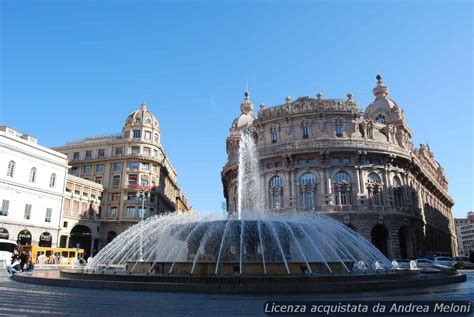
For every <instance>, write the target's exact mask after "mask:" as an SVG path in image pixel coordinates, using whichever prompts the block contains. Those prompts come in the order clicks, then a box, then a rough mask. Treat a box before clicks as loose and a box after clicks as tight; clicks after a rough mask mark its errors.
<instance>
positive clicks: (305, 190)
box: [299, 173, 318, 210]
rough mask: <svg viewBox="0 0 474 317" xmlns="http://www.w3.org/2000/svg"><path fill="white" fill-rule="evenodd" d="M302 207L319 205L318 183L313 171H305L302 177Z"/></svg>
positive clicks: (310, 207)
mask: <svg viewBox="0 0 474 317" xmlns="http://www.w3.org/2000/svg"><path fill="white" fill-rule="evenodd" d="M299 204H300V207H301V208H305V209H307V210H309V209H312V208H315V207H316V206H317V205H318V185H317V179H316V176H314V174H313V173H304V174H303V175H301V177H300V199H299Z"/></svg>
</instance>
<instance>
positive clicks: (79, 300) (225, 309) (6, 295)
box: [0, 271, 474, 317]
mask: <svg viewBox="0 0 474 317" xmlns="http://www.w3.org/2000/svg"><path fill="white" fill-rule="evenodd" d="M467 275H468V280H467V282H465V283H461V284H448V285H443V286H436V287H430V288H416V289H398V290H386V291H377V292H360V293H356V294H354V293H352V294H330V295H323V296H321V295H267V296H265V295H257V296H255V295H206V294H190V293H154V292H133V291H112V290H92V289H91V290H89V289H78V288H64V287H55V286H43V285H34V284H26V283H19V282H15V281H13V280H11V279H9V278H8V277H7V276H6V274H5V272H3V271H2V272H1V273H0V315H23V316H25V315H48V316H53V315H88V316H99V315H100V316H152V315H155V316H245V317H247V316H264V314H263V304H264V303H265V302H266V301H272V300H336V301H337V300H342V299H344V300H371V299H377V300H468V299H469V300H470V301H471V302H473V306H474V272H469V273H467ZM451 316H452V315H451ZM464 316H466V315H464Z"/></svg>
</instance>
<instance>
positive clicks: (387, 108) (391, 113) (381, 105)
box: [364, 75, 403, 123]
mask: <svg viewBox="0 0 474 317" xmlns="http://www.w3.org/2000/svg"><path fill="white" fill-rule="evenodd" d="M376 78H377V86H375V88H374V89H373V93H374V96H375V100H374V101H373V102H372V103H371V104H370V105H368V106H367V109H366V110H365V113H364V117H365V118H366V119H372V120H374V121H381V119H379V118H384V120H383V121H384V122H381V123H388V122H390V121H397V120H402V119H403V113H402V111H401V110H400V107H399V106H398V105H397V103H396V102H395V101H393V100H392V99H390V98H389V97H388V92H389V90H388V87H387V86H385V85H384V83H383V82H382V76H380V75H377V77H376Z"/></svg>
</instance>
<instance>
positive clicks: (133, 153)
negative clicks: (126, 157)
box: [132, 146, 140, 155]
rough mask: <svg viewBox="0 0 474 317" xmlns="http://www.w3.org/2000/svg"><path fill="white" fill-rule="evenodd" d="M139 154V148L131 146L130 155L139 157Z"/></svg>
mask: <svg viewBox="0 0 474 317" xmlns="http://www.w3.org/2000/svg"><path fill="white" fill-rule="evenodd" d="M139 154H140V147H139V146H132V155H139Z"/></svg>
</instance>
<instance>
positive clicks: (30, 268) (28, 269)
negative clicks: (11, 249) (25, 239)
mask: <svg viewBox="0 0 474 317" xmlns="http://www.w3.org/2000/svg"><path fill="white" fill-rule="evenodd" d="M34 267H35V265H34V264H33V261H32V259H31V256H28V258H27V259H26V263H25V266H24V267H23V272H32V271H33V269H34Z"/></svg>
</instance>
